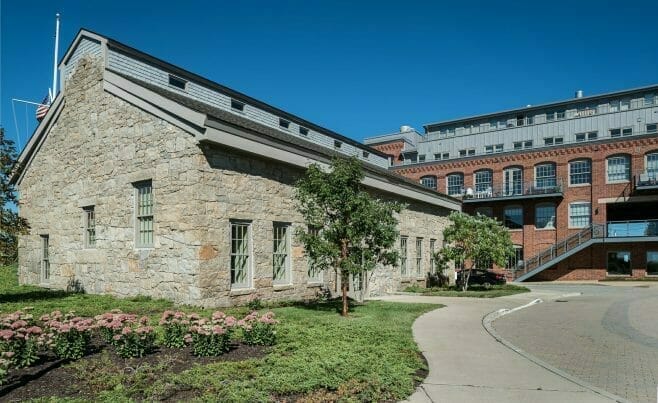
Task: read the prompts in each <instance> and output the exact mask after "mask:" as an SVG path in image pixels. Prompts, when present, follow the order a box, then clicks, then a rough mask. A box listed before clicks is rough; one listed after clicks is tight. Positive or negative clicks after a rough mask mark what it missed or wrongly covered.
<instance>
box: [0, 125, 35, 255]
mask: <svg viewBox="0 0 658 403" xmlns="http://www.w3.org/2000/svg"><path fill="white" fill-rule="evenodd" d="M15 164H16V149H15V148H14V142H13V141H11V140H8V139H6V138H5V131H4V129H3V128H1V127H0V197H1V198H2V200H1V202H2V206H1V207H0V209H1V210H0V264H9V263H13V262H14V261H15V260H16V257H17V253H18V239H17V236H18V234H22V233H26V232H27V230H28V228H29V226H28V224H27V221H26V220H25V219H24V218H22V217H20V216H19V215H18V212H17V211H16V207H17V198H16V188H15V187H14V185H13V184H12V183H10V178H11V174H12V172H13V169H14V166H15Z"/></svg>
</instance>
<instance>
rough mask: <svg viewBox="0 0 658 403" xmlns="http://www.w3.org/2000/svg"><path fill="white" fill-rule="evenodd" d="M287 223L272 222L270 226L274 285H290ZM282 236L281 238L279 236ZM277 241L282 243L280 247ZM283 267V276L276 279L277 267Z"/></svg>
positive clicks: (288, 228)
mask: <svg viewBox="0 0 658 403" xmlns="http://www.w3.org/2000/svg"><path fill="white" fill-rule="evenodd" d="M291 228H292V226H291V225H290V223H287V222H276V221H275V222H274V223H273V224H272V283H273V284H274V285H289V284H292V275H291V273H292V268H291V266H292V265H291V261H290V239H291V238H290V229H291ZM281 235H282V236H281ZM277 241H278V242H279V243H280V242H284V244H283V245H282V246H283V247H282V248H281V245H280V244H279V243H277ZM281 264H282V265H283V267H282V269H283V275H282V276H279V277H278V278H277V276H276V273H277V266H279V265H281Z"/></svg>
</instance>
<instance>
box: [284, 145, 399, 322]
mask: <svg viewBox="0 0 658 403" xmlns="http://www.w3.org/2000/svg"><path fill="white" fill-rule="evenodd" d="M363 178H364V173H363V169H362V166H361V163H360V162H359V161H358V160H357V159H356V158H353V157H352V158H348V159H343V158H336V159H334V160H333V161H332V163H331V166H330V170H329V171H327V172H325V171H324V170H323V169H322V168H321V167H320V166H319V165H317V164H313V165H311V166H309V168H308V170H307V171H306V174H305V175H304V176H303V177H302V178H301V179H300V180H299V181H298V182H297V185H296V193H295V198H296V200H297V204H298V208H299V211H300V212H301V214H302V216H303V217H304V221H305V222H306V224H307V226H308V228H307V229H305V230H300V231H298V233H297V235H298V238H299V240H300V241H301V243H302V244H303V245H304V248H305V250H306V253H307V255H308V256H309V258H310V259H311V260H312V262H313V264H314V265H315V267H317V268H319V269H334V270H335V271H336V273H337V275H338V276H339V277H340V281H341V291H342V297H343V311H342V314H343V315H344V316H346V315H347V313H348V305H347V290H348V284H349V275H350V274H359V273H362V272H364V271H368V270H372V269H373V268H374V267H375V266H376V265H377V264H378V263H381V264H394V263H395V262H396V260H397V252H396V251H394V250H391V247H392V246H393V244H394V243H395V240H396V239H397V236H398V234H397V230H396V227H397V224H398V221H397V218H396V213H400V212H401V211H402V209H403V208H404V206H403V205H402V204H400V203H397V202H389V201H382V200H379V199H376V198H373V197H372V196H371V195H370V194H369V193H368V192H366V191H365V189H364V187H363V185H362V184H361V181H362V180H363Z"/></svg>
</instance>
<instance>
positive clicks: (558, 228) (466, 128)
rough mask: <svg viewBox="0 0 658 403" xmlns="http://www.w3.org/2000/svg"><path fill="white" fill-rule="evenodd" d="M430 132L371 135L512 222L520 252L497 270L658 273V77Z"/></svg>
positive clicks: (419, 172) (467, 200) (578, 275)
mask: <svg viewBox="0 0 658 403" xmlns="http://www.w3.org/2000/svg"><path fill="white" fill-rule="evenodd" d="M424 128H425V130H424V133H423V134H420V133H418V132H416V131H415V130H413V129H411V128H410V127H403V130H400V132H398V133H392V134H388V135H383V136H376V137H372V138H369V139H366V140H365V143H366V144H368V145H370V146H372V147H374V148H377V149H378V150H380V151H382V152H385V153H387V154H389V155H390V156H391V158H392V160H393V162H394V165H393V166H392V167H391V168H390V169H391V171H392V172H396V173H398V174H401V175H404V176H406V177H408V178H410V179H412V180H415V181H418V182H421V183H423V184H424V185H425V186H428V187H429V188H431V189H436V190H438V191H440V192H445V193H446V194H448V195H451V196H453V197H458V198H461V199H462V200H463V210H464V211H465V212H467V213H471V214H473V213H481V214H484V215H488V216H492V217H496V218H497V219H498V220H500V221H502V222H503V223H504V224H505V226H507V227H508V228H509V231H510V235H511V238H512V241H513V242H514V244H515V249H516V257H515V258H514V259H510V261H509V263H508V265H507V267H505V268H502V267H501V268H496V269H497V270H504V271H506V272H507V274H508V277H509V278H510V279H515V280H519V281H522V280H526V279H532V280H598V279H605V278H608V277H620V276H621V277H629V278H643V277H647V276H658V210H656V203H657V202H658V85H654V86H648V87H643V88H635V89H628V90H623V91H617V92H612V93H607V94H600V95H592V96H583V94H582V91H578V92H577V93H576V97H574V98H571V99H567V100H564V101H558V102H551V103H548V104H543V105H533V106H530V105H528V106H527V107H523V108H518V109H514V110H508V111H502V112H495V113H488V114H484V115H479V116H472V117H466V118H461V119H454V120H447V121H443V122H438V123H431V124H427V125H425V127H424ZM487 266H490V265H487Z"/></svg>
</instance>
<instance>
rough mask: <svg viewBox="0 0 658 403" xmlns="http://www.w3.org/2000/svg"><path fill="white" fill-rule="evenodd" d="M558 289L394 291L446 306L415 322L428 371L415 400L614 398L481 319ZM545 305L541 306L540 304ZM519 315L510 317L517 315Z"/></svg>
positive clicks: (400, 299) (553, 294) (405, 297)
mask: <svg viewBox="0 0 658 403" xmlns="http://www.w3.org/2000/svg"><path fill="white" fill-rule="evenodd" d="M560 294H561V293H560V292H557V293H556V292H554V291H550V290H549V291H546V292H544V291H542V290H538V291H536V292H532V293H527V294H519V295H514V296H509V297H503V298H496V299H475V298H446V297H423V296H409V295H395V296H388V297H383V298H381V299H384V300H388V301H398V302H427V303H441V304H444V305H446V307H445V308H441V309H437V310H434V311H431V312H428V313H426V314H425V315H423V316H421V317H419V318H418V319H417V320H416V322H414V326H413V332H414V337H415V338H416V341H417V342H418V345H419V347H420V349H421V350H422V352H423V354H424V355H425V357H426V358H427V361H428V364H429V368H430V372H429V375H428V377H427V378H426V379H425V381H424V382H423V384H422V385H421V386H420V387H419V388H418V390H417V391H416V393H415V394H414V395H413V396H411V398H410V399H409V400H410V401H412V402H611V401H614V399H610V398H609V397H606V396H603V395H601V394H597V393H595V392H593V391H592V390H590V389H587V388H585V387H583V386H580V385H578V384H576V383H573V382H571V381H570V380H568V379H565V378H564V377H562V376H560V375H558V374H556V373H554V372H551V371H549V370H547V369H546V368H543V367H541V366H539V365H537V364H535V363H534V362H532V361H530V360H528V359H526V358H525V357H523V356H522V355H520V354H518V353H516V352H514V351H512V350H511V349H509V348H508V347H506V346H504V345H503V344H501V343H499V342H498V341H496V340H495V339H494V338H493V337H491V335H490V334H489V333H487V331H486V330H485V328H484V327H483V325H482V318H483V317H484V316H485V315H487V314H488V313H490V312H492V311H496V310H498V309H501V308H506V309H511V308H515V307H518V306H520V305H524V304H526V303H528V302H530V301H532V300H534V299H536V298H542V299H550V298H555V297H557V296H558V295H560ZM540 305H541V304H540ZM515 314H516V313H514V314H512V315H509V316H513V315H515Z"/></svg>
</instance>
